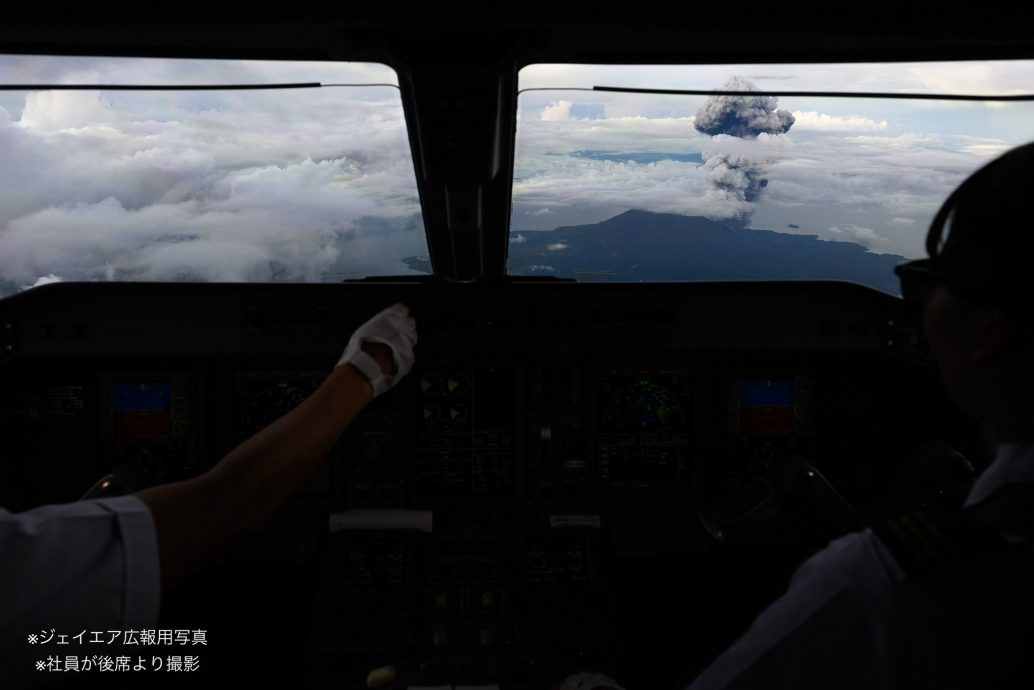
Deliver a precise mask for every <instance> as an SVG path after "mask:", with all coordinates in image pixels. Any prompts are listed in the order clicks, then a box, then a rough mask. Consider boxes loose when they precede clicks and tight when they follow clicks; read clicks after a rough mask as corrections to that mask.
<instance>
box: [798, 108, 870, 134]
mask: <svg viewBox="0 0 1034 690" xmlns="http://www.w3.org/2000/svg"><path fill="white" fill-rule="evenodd" d="M793 117H794V128H795V130H797V131H813V132H878V131H882V130H885V129H887V121H886V120H880V121H878V122H877V121H876V120H870V119H869V118H866V117H839V116H836V115H826V114H825V113H819V112H815V111H814V110H811V111H807V112H802V111H800V110H796V111H794V113H793Z"/></svg>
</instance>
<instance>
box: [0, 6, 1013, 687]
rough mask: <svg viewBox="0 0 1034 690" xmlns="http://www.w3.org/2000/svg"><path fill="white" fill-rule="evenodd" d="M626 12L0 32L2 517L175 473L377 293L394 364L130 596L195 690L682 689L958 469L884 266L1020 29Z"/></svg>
mask: <svg viewBox="0 0 1034 690" xmlns="http://www.w3.org/2000/svg"><path fill="white" fill-rule="evenodd" d="M945 21H946V20H945ZM417 24H418V22H417ZM546 24H548V23H546ZM561 24H563V22H561ZM657 24H658V25H654V24H651V23H650V22H645V23H640V22H633V24H632V26H631V27H630V28H629V33H628V42H627V44H622V43H621V41H619V40H613V39H615V38H616V37H618V36H620V35H621V32H620V31H619V27H618V26H617V25H615V24H613V23H611V24H607V23H606V22H604V25H601V26H597V27H595V28H594V27H593V26H584V27H574V26H567V25H566V24H563V26H562V27H561V26H560V25H558V26H552V25H541V26H540V25H535V23H534V22H529V23H525V22H521V21H514V22H513V23H512V24H507V23H505V22H502V21H500V22H499V23H495V24H491V26H490V27H489V28H486V29H485V30H484V31H482V32H475V33H477V35H476V36H473V37H472V36H469V35H467V34H465V33H464V34H463V35H465V36H467V38H468V39H469V40H467V41H466V42H465V43H464V44H463V45H462V46H461V45H456V44H454V43H452V42H450V41H438V40H436V39H435V38H434V36H432V35H428V34H427V33H426V32H424V31H422V30H421V29H420V27H419V26H417V25H416V24H410V23H408V22H402V23H401V25H400V26H398V27H396V26H395V24H393V22H392V21H390V20H388V19H383V18H374V17H372V16H370V17H366V18H365V19H363V20H362V21H358V20H357V21H351V20H349V19H347V18H343V17H341V16H336V17H334V18H332V19H330V20H328V23H327V25H325V26H322V25H321V24H320V23H318V22H315V21H313V20H311V19H306V20H299V21H298V22H297V23H295V24H292V23H290V22H285V23H283V24H278V23H270V24H268V25H266V24H255V25H252V24H241V25H230V24H224V23H221V22H220V21H217V20H213V21H212V22H211V23H209V24H205V25H204V26H201V25H198V26H194V25H192V24H190V23H184V22H181V21H180V20H174V21H170V22H169V23H163V24H159V23H147V22H140V23H139V24H134V23H133V20H129V19H127V20H125V21H120V22H111V23H106V22H104V21H102V20H98V21H97V22H96V23H95V24H86V25H84V27H85V28H82V29H79V28H76V27H75V26H73V25H71V24H62V23H60V22H59V23H56V24H53V25H52V26H51V25H45V24H38V25H37V23H34V22H32V21H26V22H25V23H19V22H17V21H16V22H14V23H13V24H12V25H11V26H10V27H7V28H0V160H3V161H4V162H5V165H4V166H3V170H0V381H2V385H0V433H2V438H3V445H2V446H0V448H2V450H0V506H3V507H4V508H6V509H8V510H11V511H20V510H27V509H29V508H32V507H35V506H39V505H43V504H47V503H66V502H71V501H76V500H79V499H80V498H82V497H83V496H84V495H87V494H90V493H91V492H96V491H109V490H110V491H115V490H119V489H121V490H123V491H126V492H132V491H133V490H135V489H136V488H142V487H144V486H151V485H155V484H161V483H165V482H171V481H177V480H181V479H187V478H190V477H193V476H196V475H198V474H199V473H201V472H204V471H206V470H207V469H209V468H211V467H212V466H213V465H214V464H215V463H216V462H217V461H218V460H219V459H220V458H221V457H223V456H224V455H225V454H226V453H227V452H229V451H230V450H231V449H233V448H234V447H235V446H236V445H238V444H239V443H241V442H242V441H244V440H246V439H247V438H249V437H250V436H252V435H253V434H254V433H256V432H257V431H259V430H261V429H262V428H264V427H266V426H267V425H269V424H270V423H271V422H273V421H275V420H276V419H278V418H279V417H281V416H282V415H284V414H285V413H286V412H287V411H289V410H290V409H292V408H293V407H295V406H296V405H298V404H299V403H300V402H301V401H303V400H304V399H305V398H306V397H308V396H309V394H311V393H312V392H313V391H314V390H315V389H316V387H317V386H318V385H319V383H320V381H321V380H322V379H323V378H324V377H325V376H326V375H327V373H328V372H329V371H330V370H331V369H332V368H333V365H334V363H335V361H336V358H337V357H338V355H339V353H340V351H341V349H342V348H343V347H344V345H345V343H346V342H347V340H348V338H349V335H350V334H351V333H352V332H353V331H354V330H355V328H356V327H357V326H359V325H360V324H361V323H362V322H363V321H365V320H366V319H367V318H369V317H370V316H371V315H372V314H373V313H375V312H376V311H378V310H379V309H381V308H383V307H385V306H388V305H390V304H392V303H395V302H403V303H405V304H406V305H408V306H409V308H410V310H411V313H412V314H413V316H414V317H415V319H416V321H417V324H418V325H417V328H418V332H419V343H418V345H417V349H416V363H415V366H414V368H413V370H412V372H411V373H410V375H409V376H408V377H407V378H406V379H404V380H403V381H402V382H401V383H400V384H399V385H398V386H397V387H396V388H394V389H392V390H391V391H390V392H389V393H388V394H386V395H383V396H381V397H379V398H377V399H376V400H375V401H374V403H373V404H371V405H370V406H369V407H368V408H367V409H366V410H364V411H363V412H362V414H361V415H360V416H359V417H358V418H357V419H356V420H355V421H354V423H353V424H352V426H351V427H350V428H349V429H348V431H347V432H346V433H345V435H344V436H343V437H342V439H341V440H340V442H339V443H338V444H337V445H336V446H335V448H334V450H333V451H332V452H331V454H330V457H329V458H328V461H327V462H326V463H325V465H324V466H323V468H322V469H321V470H320V471H319V472H318V473H317V474H316V475H315V476H314V477H313V478H312V479H311V481H309V482H308V484H307V485H306V486H305V487H304V489H303V490H301V491H300V492H298V493H297V494H296V495H295V496H294V497H292V498H291V500H290V501H289V502H288V503H287V504H286V505H284V506H283V507H282V508H281V509H280V510H279V512H278V513H277V514H276V516H275V517H274V518H273V519H272V520H271V521H270V522H269V524H267V525H266V526H265V527H264V528H263V529H262V530H261V531H260V532H259V533H257V534H255V535H254V536H252V537H251V538H249V539H248V540H247V541H246V542H245V543H244V544H243V545H241V547H240V548H238V549H236V550H234V551H232V552H230V553H226V554H225V555H224V557H223V558H222V559H221V560H220V561H219V562H217V563H215V564H213V565H212V566H210V567H209V568H207V569H206V570H205V571H203V572H202V573H200V574H198V575H196V576H194V577H193V578H191V579H190V580H189V581H188V582H187V583H185V584H184V585H183V586H181V587H180V588H179V589H177V590H176V591H173V592H170V593H168V594H167V595H166V597H165V599H164V601H163V608H162V620H161V621H160V623H159V627H161V628H163V629H168V630H188V629H189V630H199V629H203V630H206V631H207V645H206V646H204V647H203V648H202V650H201V651H200V652H198V655H199V658H200V667H199V669H198V671H197V676H196V680H194V681H191V682H199V683H202V684H205V683H212V684H216V683H223V682H227V681H229V680H230V679H233V682H235V683H246V682H250V683H258V682H268V681H273V682H278V683H284V684H289V685H291V686H302V687H314V688H316V687H318V688H322V687H337V688H366V687H395V688H411V687H419V688H426V687H434V688H437V687H448V688H452V687H456V688H461V687H497V688H513V689H515V690H518V689H519V690H523V689H529V690H530V689H532V688H548V687H558V686H559V684H560V682H561V681H562V680H563V679H564V677H565V676H567V675H569V674H571V673H576V672H579V671H583V670H587V669H593V670H598V671H601V672H605V673H607V674H609V675H611V676H612V677H614V678H617V679H620V680H621V682H622V684H623V685H624V686H625V687H628V688H637V687H651V688H660V687H672V688H675V687H680V688H681V687H685V686H686V685H687V684H688V683H689V682H690V681H691V680H692V679H693V678H694V677H695V675H696V673H698V672H699V671H700V670H702V669H703V668H704V667H706V666H707V664H708V663H709V662H710V661H711V660H712V659H714V658H715V656H716V655H717V654H718V653H720V652H721V651H722V650H723V649H724V648H725V647H727V646H728V645H729V644H730V643H731V642H732V641H733V640H735V639H736V638H737V637H738V635H739V634H741V633H742V632H743V631H744V630H745V629H746V627H747V626H748V625H749V624H750V622H751V620H752V619H753V617H754V616H756V615H757V613H758V612H759V611H760V610H761V609H762V608H763V607H764V606H765V605H766V604H767V603H768V602H769V601H771V600H772V599H774V598H775V597H777V596H778V595H779V594H780V593H781V592H782V591H783V590H784V589H785V587H786V584H787V582H788V580H789V578H790V577H791V575H792V574H793V572H794V570H795V569H796V567H797V566H798V565H799V564H800V563H801V562H802V561H803V560H804V559H805V558H806V557H807V556H808V555H809V554H811V553H814V552H815V551H816V550H818V549H820V548H822V547H823V546H824V545H825V544H827V543H828V542H829V541H830V540H832V539H834V538H836V537H838V536H840V535H843V534H845V533H847V532H850V531H853V530H857V529H861V528H864V527H865V526H866V525H868V524H870V523H871V522H873V521H875V520H879V519H881V518H883V517H886V516H887V515H889V514H891V513H893V512H894V511H897V510H901V509H903V508H905V507H907V506H909V505H911V504H912V503H915V502H916V501H919V500H943V501H951V500H956V499H958V497H959V495H960V492H962V495H964V493H965V489H966V488H967V487H968V483H969V482H971V481H972V478H973V467H974V466H975V467H977V468H979V467H981V466H983V465H986V463H987V462H988V458H989V456H988V439H987V438H985V432H984V430H983V429H981V427H980V426H979V425H978V424H977V423H976V422H974V421H973V420H972V419H970V418H968V417H967V416H966V415H964V414H963V413H962V412H960V411H958V410H956V409H955V408H954V407H953V406H952V403H951V401H950V400H949V399H948V397H947V395H946V393H945V392H944V390H943V388H942V385H941V383H940V379H939V377H938V373H937V371H936V368H935V364H934V360H933V358H932V355H931V353H930V351H929V348H928V347H927V345H926V344H925V341H924V338H923V334H922V327H921V321H920V319H919V318H918V317H917V315H916V314H915V313H913V312H912V311H910V310H909V309H908V308H907V307H906V305H905V303H904V302H903V300H902V299H901V296H900V290H899V287H898V284H897V281H896V278H895V277H894V274H893V268H894V266H895V265H897V264H899V263H902V262H904V261H906V260H909V259H914V258H918V257H921V256H924V255H925V254H924V245H923V241H924V237H925V233H926V229H927V227H928V225H929V222H930V220H931V218H932V216H933V214H934V213H935V212H936V210H937V208H938V207H939V205H940V204H941V202H942V201H943V200H944V198H945V197H946V196H947V194H948V193H949V192H950V191H951V190H952V189H953V188H954V187H955V186H956V185H957V184H958V183H959V182H960V181H961V180H962V179H964V178H965V177H966V176H967V175H968V174H970V173H971V172H972V171H973V170H975V169H977V168H978V167H979V166H981V165H982V164H983V163H985V162H987V161H988V160H990V159H991V158H993V157H994V156H996V155H997V154H999V153H1001V152H1003V151H1005V150H1007V149H1008V148H1010V147H1012V146H1014V145H1016V144H1020V143H1025V142H1027V141H1029V140H1031V139H1034V126H1032V124H1031V123H1034V117H1031V115H1032V114H1034V112H1032V111H1034V103H1032V102H1034V94H1032V93H1031V91H1030V89H1029V84H1030V83H1031V77H1032V76H1034V60H1031V59H1030V58H1031V57H1034V51H1032V50H1031V48H1032V46H1031V44H1030V41H1029V38H1027V37H1016V33H1015V31H1012V32H1006V33H1004V34H1001V35H998V36H997V38H995V39H994V40H993V39H992V37H990V35H988V36H985V35H984V34H982V33H978V37H983V38H984V39H986V41H987V43H986V44H980V45H977V47H976V48H973V46H972V45H971V46H970V47H971V48H972V49H971V50H968V51H967V50H962V49H959V48H958V46H955V44H953V43H952V42H951V41H950V40H948V39H947V38H946V34H943V33H942V34H936V33H935V35H934V36H933V37H931V38H930V41H931V46H930V47H927V46H924V45H923V44H921V43H920V42H918V41H917V40H913V41H912V42H907V43H906V44H903V45H901V46H898V47H894V46H892V45H889V44H888V43H885V42H883V40H882V39H880V38H878V36H877V32H876V31H875V30H874V29H869V33H863V34H859V36H856V37H855V38H854V39H851V37H850V36H846V37H845V44H844V45H843V46H841V47H840V48H838V47H836V46H833V45H830V44H828V43H827V42H825V41H819V40H817V39H815V37H814V35H813V34H811V33H808V32H803V31H802V33H801V34H800V39H801V41H802V43H801V46H802V47H799V48H794V49H789V48H786V47H785V46H782V45H781V44H777V43H776V42H775V41H774V39H765V40H761V41H760V42H759V43H758V46H757V47H756V48H752V49H750V50H748V49H746V48H743V49H742V50H734V49H733V48H731V47H729V46H727V45H720V43H719V42H718V41H717V39H707V40H704V39H702V43H701V44H700V45H699V46H696V47H693V46H690V45H688V44H685V43H679V41H678V40H676V39H677V38H678V36H682V37H683V39H685V38H686V37H687V35H688V34H685V33H679V32H678V31H675V30H673V29H671V27H667V28H665V27H661V26H659V22H658V23H657ZM431 25H432V27H431V28H433V29H435V30H441V31H444V32H445V33H446V34H447V35H450V36H454V35H458V33H457V32H459V33H463V32H464V31H466V30H468V29H470V28H471V27H469V26H467V25H466V24H463V23H461V25H460V26H459V27H454V28H452V29H449V28H448V27H445V26H442V24H441V23H440V22H431ZM292 26H293V27H294V28H295V29H296V30H297V31H294V30H291V27H292ZM939 26H944V27H947V23H945V24H942V25H939ZM127 27H133V28H134V30H135V32H127V31H126V29H127ZM87 28H89V29H90V31H87ZM335 28H336V29H337V30H339V31H338V32H337V33H335ZM654 29H655V30H656V31H657V32H659V33H658V35H659V36H660V38H658V39H657V40H658V43H657V45H652V44H651V40H650V39H649V38H648V36H649V34H650V31H649V30H654ZM450 31H451V32H452V33H450ZM937 36H940V39H938V38H937ZM565 37H566V39H565ZM976 40H977V39H976V38H975V39H974V45H976ZM605 41H610V42H605ZM995 41H997V42H995ZM680 46H681V47H680ZM807 46H812V47H813V49H809V48H808V47H807ZM981 46H983V49H982V50H980V49H978V48H980V47H981ZM948 58H950V60H946V59H948ZM934 59H936V60H938V61H933V60H934ZM931 442H936V443H931ZM949 447H950V448H949ZM956 451H957V452H956ZM963 456H964V457H963ZM98 480H101V481H102V483H103V482H105V481H106V482H108V484H107V485H104V486H102V487H98ZM110 484H114V485H115V486H114V487H111V486H109V485H110ZM385 669H390V671H388V670H385ZM81 675H82V676H86V675H88V674H87V673H85V672H84V673H82V674H81ZM123 675H125V676H127V678H129V680H132V681H133V682H134V683H138V682H151V680H152V678H153V677H154V674H153V673H151V674H149V675H148V677H147V678H146V679H144V680H141V678H140V675H143V672H142V671H141V674H140V675H138V676H133V674H132V672H129V673H126V674H123ZM185 675H187V674H185V673H184V674H182V676H185ZM182 676H179V677H176V678H175V679H172V680H170V679H169V677H168V675H167V676H166V677H164V680H163V682H169V683H172V685H175V684H176V683H179V682H185V681H187V680H189V679H188V678H183V677H182ZM98 679H99V680H98ZM62 680H63V681H64V682H66V683H68V684H69V685H70V686H72V687H75V686H76V683H79V682H80V681H81V682H82V683H83V684H87V683H88V682H98V683H100V682H107V679H106V678H102V677H101V676H100V675H99V674H97V675H89V677H87V678H79V677H77V678H73V679H71V680H69V674H68V673H67V672H66V673H65V674H64V677H63V678H62ZM121 680H124V681H125V682H127V683H128V682H129V680H127V679H121ZM113 682H114V681H113ZM120 682H121V681H120Z"/></svg>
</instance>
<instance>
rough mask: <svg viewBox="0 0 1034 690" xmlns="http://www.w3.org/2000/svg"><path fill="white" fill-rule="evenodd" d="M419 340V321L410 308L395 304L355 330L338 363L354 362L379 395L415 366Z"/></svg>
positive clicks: (376, 394) (353, 364) (375, 394)
mask: <svg viewBox="0 0 1034 690" xmlns="http://www.w3.org/2000/svg"><path fill="white" fill-rule="evenodd" d="M416 341H417V337H416V320H415V319H414V318H413V317H412V316H410V315H409V307H407V306H406V305H404V304H395V305H394V306H391V307H388V308H387V309H385V310H383V311H381V312H379V313H377V314H376V315H374V317H373V318H371V319H370V320H369V321H367V322H366V323H364V324H363V325H362V326H360V327H359V328H357V329H356V330H355V333H353V334H352V337H351V339H350V340H349V341H348V346H347V347H345V352H344V354H342V355H341V360H340V361H338V363H337V365H338V366H342V365H344V364H351V365H352V366H354V367H355V368H356V369H358V370H359V371H361V372H362V373H363V375H365V376H366V378H368V379H369V380H370V383H371V384H372V385H373V395H374V397H376V396H378V395H380V394H381V393H384V392H385V391H387V390H389V389H390V388H391V387H392V386H394V385H395V384H396V383H397V382H398V381H399V380H400V379H402V377H404V376H405V375H406V374H408V373H409V370H410V369H412V368H413V359H414V355H413V346H414V345H416ZM385 347H386V348H388V349H389V350H390V354H388V353H386V352H385V351H384V349H385ZM385 355H388V356H385Z"/></svg>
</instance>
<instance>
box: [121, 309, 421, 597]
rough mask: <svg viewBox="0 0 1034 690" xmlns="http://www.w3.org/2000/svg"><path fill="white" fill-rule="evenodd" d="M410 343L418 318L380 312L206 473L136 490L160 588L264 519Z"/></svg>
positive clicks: (391, 376)
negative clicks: (331, 363) (311, 385)
mask: <svg viewBox="0 0 1034 690" xmlns="http://www.w3.org/2000/svg"><path fill="white" fill-rule="evenodd" d="M415 344H416V324H415V322H414V320H413V319H412V317H410V316H409V315H408V309H406V307H405V306H403V305H395V306H394V307H391V308H389V309H386V310H384V311H382V312H380V313H379V314H377V315H376V316H374V317H373V318H372V319H370V320H369V321H367V322H366V323H365V324H363V326H361V327H360V328H359V329H358V330H356V332H355V334H354V335H353V336H352V339H351V340H350V341H349V343H348V347H347V348H346V350H345V354H344V355H343V356H342V359H341V362H339V364H338V366H337V367H336V368H335V369H334V371H333V372H332V373H331V374H330V376H328V377H327V379H326V380H325V381H324V382H323V383H322V385H320V387H319V388H318V389H317V390H316V392H314V393H313V394H312V395H311V396H309V398H308V399H306V400H305V402H303V403H302V404H301V405H299V406H298V407H296V408H295V409H293V410H292V411H291V412H289V413H288V414H286V415H284V416H283V417H281V418H280V419H278V420H277V421H276V422H274V423H273V424H271V425H269V426H268V427H266V428H265V429H263V430H262V431H260V432H259V433H257V434H255V435H254V436H252V437H251V438H249V439H248V440H247V441H245V442H244V443H242V444H241V445H239V446H237V447H236V448H234V449H233V450H232V451H230V453H229V454H228V455H226V457H224V458H223V459H222V460H220V461H219V463H218V464H216V465H215V467H213V468H212V469H211V470H209V471H208V472H206V473H204V474H202V475H200V476H198V477H195V478H193V479H187V480H185V481H181V482H175V483H172V484H165V485H162V486H156V487H153V488H150V489H145V490H143V491H140V492H138V493H137V494H136V495H137V497H138V498H140V500H142V501H143V502H144V503H146V504H147V506H148V508H150V510H151V514H152V516H153V518H154V524H155V530H156V532H157V537H158V553H159V557H160V560H161V578H162V589H163V590H167V589H169V588H171V587H174V586H175V585H176V584H177V583H179V582H180V581H181V580H182V579H183V578H184V577H186V576H188V575H190V574H191V573H193V572H195V571H196V570H198V569H199V568H201V567H202V566H203V565H205V564H206V563H208V562H210V561H211V560H213V559H214V558H215V557H217V556H218V555H219V554H221V553H222V552H224V550H225V549H226V548H227V547H228V546H230V545H232V544H234V543H235V542H237V541H238V540H240V539H241V538H242V537H244V536H245V535H247V534H249V533H251V532H253V531H255V530H256V529H258V528H259V527H260V526H261V525H262V524H263V523H265V522H266V520H268V519H269V518H270V516H271V515H272V514H273V512H274V511H275V510H276V509H277V508H278V507H279V506H280V505H281V504H283V502H284V501H286V500H287V498H288V497H290V496H291V495H292V494H293V493H294V492H295V491H297V490H298V488H299V487H300V486H301V485H302V484H303V483H304V482H305V480H306V479H307V478H308V477H309V476H310V475H311V474H312V472H313V470H315V469H316V468H317V467H318V466H319V465H320V464H321V463H322V462H323V460H324V459H325V458H326V457H327V454H328V452H329V451H330V449H331V447H333V445H334V443H336V442H337V440H338V438H340V437H341V435H342V434H343V433H344V432H345V430H346V429H347V428H348V426H349V424H351V423H352V420H353V419H354V418H355V416H356V415H357V414H358V413H359V412H360V411H361V410H362V409H363V407H365V406H366V404H367V403H369V402H370V400H372V399H373V397H374V393H375V391H376V392H377V393H380V392H383V391H384V390H387V389H388V388H390V387H391V386H392V385H394V384H395V382H396V381H398V380H399V379H401V378H402V377H403V376H405V374H406V373H407V372H408V371H409V369H410V367H411V366H412V362H413V346H414V345H415ZM360 353H366V355H369V357H370V358H372V361H371V359H368V358H367V357H366V356H365V355H363V354H360ZM393 355H394V357H393ZM374 364H376V367H374ZM378 367H379V369H380V372H377V371H376V370H375V369H376V368H378ZM360 369H362V371H365V372H366V374H364V373H362V372H361V371H360ZM378 374H380V375H378ZM371 378H372V379H373V382H372V383H371V380H370V379H371Z"/></svg>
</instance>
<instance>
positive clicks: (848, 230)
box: [827, 224, 887, 249]
mask: <svg viewBox="0 0 1034 690" xmlns="http://www.w3.org/2000/svg"><path fill="white" fill-rule="evenodd" d="M827 232H828V233H829V235H830V238H831V239H845V240H848V241H851V242H857V243H858V244H861V245H862V246H864V247H868V248H870V249H871V248H878V247H879V246H880V245H885V244H887V238H885V237H881V236H880V235H878V234H876V231H875V230H873V229H872V228H863V227H861V226H858V225H851V224H846V225H842V226H839V227H838V226H833V227H831V228H829V230H828V231H827Z"/></svg>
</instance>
